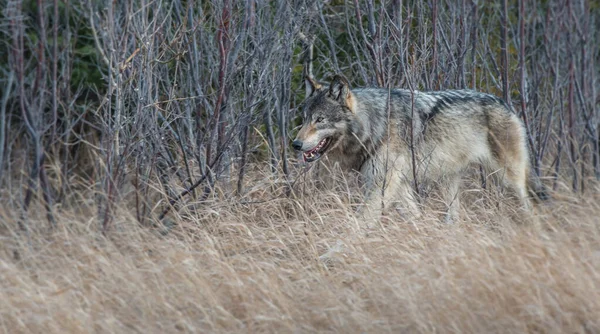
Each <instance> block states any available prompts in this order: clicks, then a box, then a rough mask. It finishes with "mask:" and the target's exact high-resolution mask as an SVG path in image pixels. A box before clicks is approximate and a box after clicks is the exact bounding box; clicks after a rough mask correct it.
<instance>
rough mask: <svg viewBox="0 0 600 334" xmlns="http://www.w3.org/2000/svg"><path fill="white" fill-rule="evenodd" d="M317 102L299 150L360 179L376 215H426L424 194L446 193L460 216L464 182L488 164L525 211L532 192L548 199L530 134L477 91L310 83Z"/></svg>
mask: <svg viewBox="0 0 600 334" xmlns="http://www.w3.org/2000/svg"><path fill="white" fill-rule="evenodd" d="M306 81H307V83H308V84H309V85H310V86H309V87H310V95H309V96H308V97H307V99H306V100H305V101H304V102H303V104H302V106H301V109H302V110H303V113H304V120H303V124H302V127H301V129H300V131H299V132H298V135H297V137H296V138H295V140H294V141H293V143H292V146H293V148H294V149H296V150H298V151H302V152H303V154H302V156H303V158H304V160H305V161H306V162H314V161H317V160H320V159H322V160H323V161H324V162H326V163H329V164H333V165H337V166H339V168H341V169H342V170H343V171H347V172H355V173H358V174H359V176H360V179H361V183H362V185H363V189H364V196H365V199H366V200H365V203H366V205H367V207H368V208H369V210H372V211H370V212H376V213H378V214H379V213H381V210H383V209H385V208H386V207H390V206H394V207H395V208H396V209H398V210H400V212H403V213H405V214H410V215H413V216H419V215H420V208H419V203H418V198H417V193H416V191H417V189H419V188H423V189H425V188H426V186H427V185H435V186H434V187H433V188H435V189H438V190H439V191H440V192H441V195H442V196H441V199H442V200H443V202H444V204H445V205H446V209H447V211H446V218H445V219H446V220H447V221H452V220H455V219H456V218H457V215H458V207H459V200H458V192H459V185H460V181H461V174H462V173H463V172H464V171H465V169H466V168H467V167H468V166H469V165H470V164H472V163H480V164H483V165H484V166H486V167H487V170H488V171H491V172H492V174H494V175H497V176H498V177H499V179H500V180H501V181H502V183H503V184H504V185H506V186H508V188H510V189H512V191H513V192H514V194H515V195H516V197H517V199H518V200H519V201H520V203H521V205H522V207H523V208H524V209H529V208H530V207H531V203H530V198H529V196H528V193H529V191H531V192H534V193H538V194H539V196H540V197H545V196H546V195H545V194H544V193H543V188H542V186H541V183H540V182H539V180H537V178H535V177H534V176H533V174H532V173H531V171H530V160H529V153H528V148H527V143H526V137H525V136H526V133H525V128H524V126H523V123H522V122H521V120H520V119H519V118H518V117H517V115H515V114H514V112H513V111H512V109H511V108H510V107H509V106H508V105H507V104H506V103H505V102H504V101H503V100H502V99H500V98H498V97H496V96H494V95H490V94H485V93H480V92H476V91H471V90H446V91H435V92H420V91H410V90H404V89H386V88H383V89H382V88H355V89H353V88H351V87H350V85H349V82H348V80H347V79H346V78H344V77H343V76H341V75H336V76H335V77H334V78H333V80H332V81H331V83H330V84H329V86H326V85H324V84H320V83H318V82H316V81H315V80H314V79H312V78H307V79H306Z"/></svg>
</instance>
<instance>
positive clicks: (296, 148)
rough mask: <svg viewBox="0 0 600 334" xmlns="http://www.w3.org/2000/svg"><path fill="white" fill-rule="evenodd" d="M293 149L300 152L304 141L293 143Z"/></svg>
mask: <svg viewBox="0 0 600 334" xmlns="http://www.w3.org/2000/svg"><path fill="white" fill-rule="evenodd" d="M292 147H293V148H294V150H297V151H300V150H301V149H302V141H300V140H297V139H296V140H294V141H293V142H292Z"/></svg>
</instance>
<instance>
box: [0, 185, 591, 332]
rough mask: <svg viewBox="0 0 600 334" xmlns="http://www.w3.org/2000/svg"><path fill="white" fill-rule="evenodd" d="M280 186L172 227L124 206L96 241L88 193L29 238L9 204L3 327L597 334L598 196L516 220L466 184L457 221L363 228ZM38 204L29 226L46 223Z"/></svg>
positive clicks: (0, 215)
mask: <svg viewBox="0 0 600 334" xmlns="http://www.w3.org/2000/svg"><path fill="white" fill-rule="evenodd" d="M271 190H272V183H270V182H263V183H262V184H260V185H254V188H253V189H252V190H251V192H250V193H249V195H248V196H247V198H245V199H242V200H230V201H224V200H220V201H215V202H214V203H212V204H203V205H194V204H193V203H190V204H189V205H188V206H186V207H185V208H182V209H181V210H179V211H178V214H180V216H171V218H170V221H171V222H174V223H175V224H176V226H175V227H173V228H172V229H171V230H170V232H169V233H168V234H166V235H164V234H161V233H159V232H160V231H158V230H153V229H149V228H143V227H139V225H138V224H137V222H136V220H135V217H134V215H133V214H134V213H133V212H132V211H133V210H129V209H126V208H124V207H122V208H120V209H119V213H118V215H117V217H118V219H117V220H116V221H115V222H114V225H113V229H112V231H111V232H110V233H109V235H108V236H103V235H102V234H100V233H99V232H98V230H99V229H98V226H97V224H98V223H97V221H96V220H95V218H92V217H93V214H92V213H93V212H94V207H93V205H92V204H93V203H92V202H91V201H90V202H89V203H86V202H85V201H83V200H82V201H81V203H79V205H78V211H77V213H75V212H76V211H75V210H72V209H67V208H63V209H62V210H58V208H57V211H58V213H57V218H58V221H59V225H58V226H59V227H58V229H57V230H55V231H53V232H51V233H49V232H48V231H43V230H42V229H41V228H40V229H37V230H36V229H32V230H31V232H30V235H29V237H27V236H25V235H23V233H22V232H18V229H17V228H16V225H17V217H18V215H19V212H18V210H16V209H14V208H11V207H8V206H7V205H3V206H1V207H0V220H1V221H2V222H3V223H2V225H0V237H1V238H2V240H1V242H0V328H1V329H2V330H3V331H4V332H7V333H19V332H20V333H40V332H43V333H65V332H70V333H85V332H118V333H122V332H140V333H164V332H317V331H318V332H342V333H358V332H371V333H374V332H461V333H464V332H470V333H488V332H502V333H509V332H519V333H522V332H542V333H552V332H560V333H576V332H600V317H599V315H600V225H599V224H598V217H599V216H600V205H599V204H598V203H599V201H598V199H599V198H598V196H593V195H590V194H588V195H587V197H586V198H575V197H569V196H567V195H565V194H566V192H563V195H562V196H561V197H563V199H560V200H554V201H552V202H551V203H549V204H547V205H546V206H544V207H542V208H541V209H540V210H539V212H538V213H537V214H536V215H535V216H534V217H526V218H523V217H521V216H520V215H519V214H517V213H516V212H515V210H514V209H513V208H512V206H511V205H510V204H507V203H506V202H505V201H497V200H498V198H495V197H494V196H495V195H494V194H493V193H492V194H491V195H490V193H489V192H488V193H486V194H487V195H486V196H488V197H489V196H491V197H492V198H484V199H478V198H479V197H482V196H483V195H482V193H480V192H475V191H470V192H465V193H464V194H463V198H464V200H463V204H464V205H463V206H464V208H463V212H462V213H461V214H462V217H463V220H462V221H461V222H459V223H456V224H454V225H443V224H441V223H439V222H438V221H437V220H436V218H435V216H434V215H432V214H431V215H427V216H426V217H425V218H424V219H423V220H422V221H413V222H405V221H402V220H401V219H400V218H399V217H390V218H389V219H385V220H383V221H382V222H381V224H380V226H377V227H375V228H373V229H372V230H370V231H369V232H368V234H367V235H366V234H365V233H364V230H363V229H361V228H359V227H358V226H360V222H359V221H358V220H357V218H356V217H355V216H354V215H353V213H352V210H350V209H349V208H348V205H347V204H345V201H344V200H343V198H342V197H340V196H339V195H338V194H334V193H327V192H316V193H315V192H314V189H311V191H310V193H311V196H304V197H301V198H300V199H298V200H293V199H288V198H285V197H278V198H274V199H273V198H270V197H269V196H270V195H269V194H272V193H273V192H272V191H271ZM260 198H262V199H263V200H265V199H266V201H264V202H253V203H241V202H243V201H250V200H257V199H260ZM192 209H193V210H192ZM86 210H87V211H89V212H88V213H87V214H86ZM39 212H40V214H39V216H35V213H32V215H31V216H30V220H29V221H28V224H29V225H30V226H45V225H46V223H45V221H44V217H43V214H42V213H43V210H39ZM336 244H337V246H336ZM341 244H343V246H341V247H339V246H340V245H341ZM332 247H333V248H336V247H337V248H338V249H340V251H339V252H337V253H335V254H333V255H332V258H331V259H330V260H329V261H327V262H326V263H325V262H323V261H319V259H318V258H319V256H320V255H322V254H323V253H325V252H326V251H327V250H328V249H331V248H332Z"/></svg>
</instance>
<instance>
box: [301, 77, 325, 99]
mask: <svg viewBox="0 0 600 334" xmlns="http://www.w3.org/2000/svg"><path fill="white" fill-rule="evenodd" d="M304 84H305V85H306V97H309V96H311V95H313V94H314V92H316V91H318V90H321V89H322V88H323V85H321V84H320V83H319V82H318V81H317V80H315V78H313V77H311V76H309V75H307V76H305V77H304Z"/></svg>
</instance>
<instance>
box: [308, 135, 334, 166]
mask: <svg viewBox="0 0 600 334" xmlns="http://www.w3.org/2000/svg"><path fill="white" fill-rule="evenodd" d="M330 143H331V139H330V138H325V139H323V140H321V141H320V142H319V143H318V144H317V146H315V147H314V148H312V149H310V150H308V151H306V152H304V154H302V156H303V157H304V161H306V162H312V161H315V160H317V159H319V158H320V157H321V156H322V155H323V153H324V152H325V150H326V149H327V147H328V146H329V144H330Z"/></svg>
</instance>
